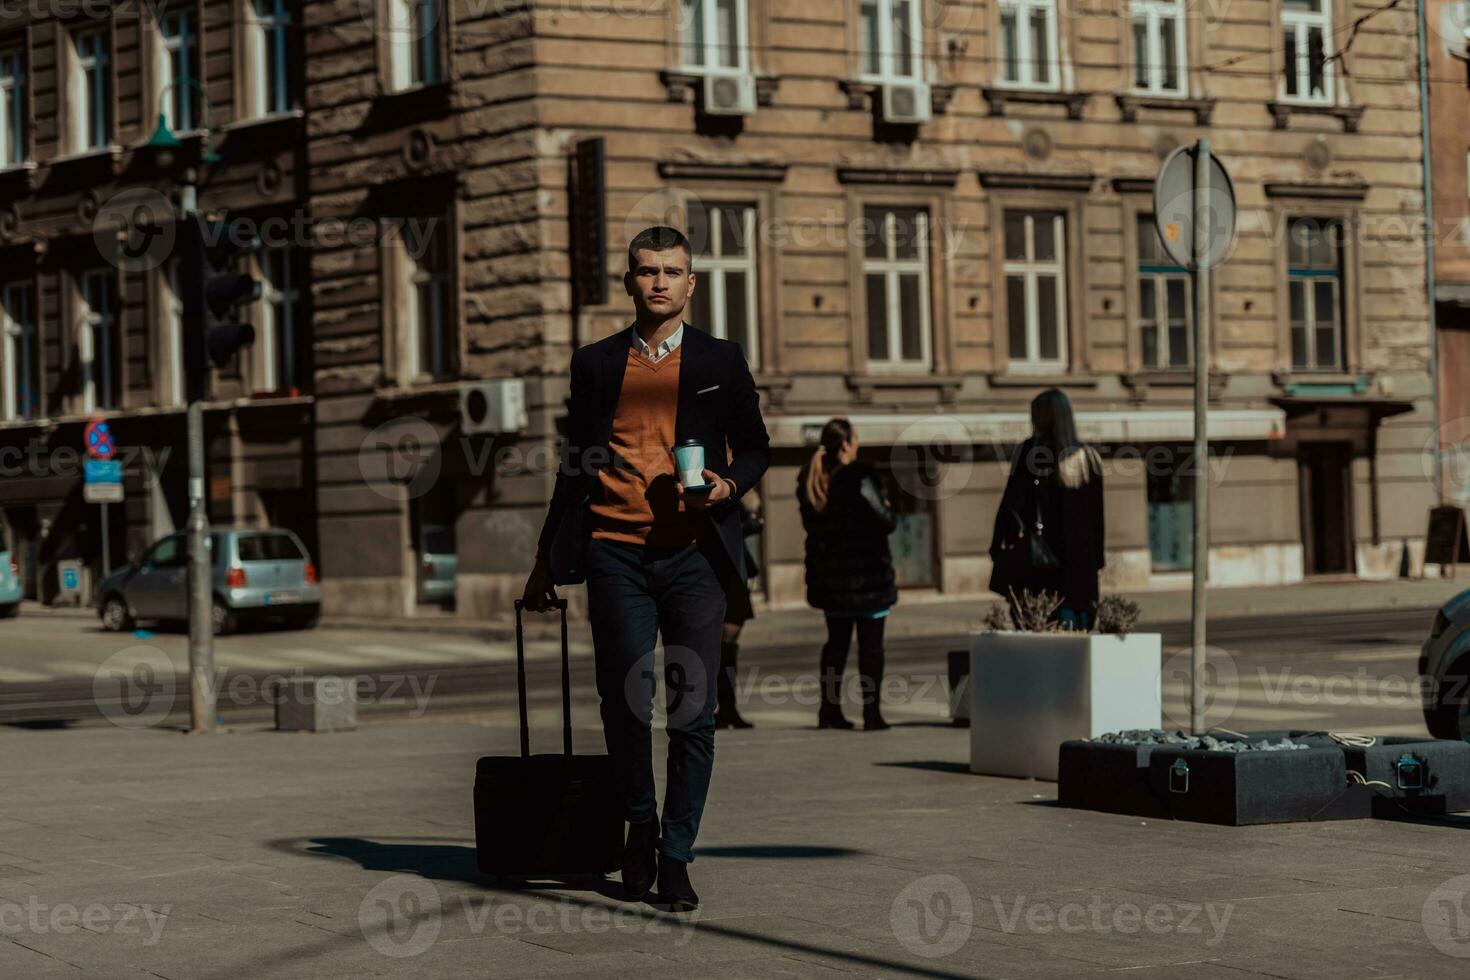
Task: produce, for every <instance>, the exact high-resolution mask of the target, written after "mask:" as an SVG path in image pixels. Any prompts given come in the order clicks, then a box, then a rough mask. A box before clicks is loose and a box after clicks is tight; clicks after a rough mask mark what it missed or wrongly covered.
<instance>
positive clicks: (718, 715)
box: [715, 641, 755, 728]
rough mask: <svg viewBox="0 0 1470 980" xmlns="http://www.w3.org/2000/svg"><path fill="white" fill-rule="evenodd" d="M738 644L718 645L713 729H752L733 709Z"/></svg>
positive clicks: (725, 643) (726, 643)
mask: <svg viewBox="0 0 1470 980" xmlns="http://www.w3.org/2000/svg"><path fill="white" fill-rule="evenodd" d="M739 656H740V644H738V643H730V642H728V641H726V642H722V643H721V644H720V676H719V677H717V678H716V679H715V727H716V728H754V727H755V726H754V725H752V724H751V723H750V722H748V721H746V720H745V719H744V718H742V717H740V710H739V709H738V708H736V707H735V668H736V664H737V663H738V661H739Z"/></svg>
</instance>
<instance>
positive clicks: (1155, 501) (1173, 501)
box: [1144, 446, 1194, 572]
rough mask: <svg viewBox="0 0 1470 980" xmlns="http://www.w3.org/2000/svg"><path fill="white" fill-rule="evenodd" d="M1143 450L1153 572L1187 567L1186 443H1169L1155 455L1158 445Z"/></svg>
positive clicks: (1189, 499) (1190, 489)
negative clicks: (1178, 444) (1164, 449)
mask: <svg viewBox="0 0 1470 980" xmlns="http://www.w3.org/2000/svg"><path fill="white" fill-rule="evenodd" d="M1158 448H1159V447H1155V448H1154V450H1150V451H1149V452H1148V453H1145V454H1144V455H1145V458H1146V459H1147V460H1148V464H1147V480H1146V482H1147V492H1148V551H1149V559H1150V563H1151V565H1152V567H1153V570H1154V571H1156V572H1174V571H1180V570H1182V569H1187V568H1189V567H1190V563H1191V562H1192V561H1193V560H1194V471H1193V467H1192V466H1189V465H1185V464H1186V463H1187V461H1189V460H1192V459H1193V450H1192V449H1190V448H1188V447H1186V446H1169V447H1165V448H1167V449H1168V450H1169V453H1168V455H1167V456H1166V457H1165V458H1164V459H1163V460H1160V459H1158V457H1159V455H1160V454H1159V453H1157V451H1156V450H1157V449H1158Z"/></svg>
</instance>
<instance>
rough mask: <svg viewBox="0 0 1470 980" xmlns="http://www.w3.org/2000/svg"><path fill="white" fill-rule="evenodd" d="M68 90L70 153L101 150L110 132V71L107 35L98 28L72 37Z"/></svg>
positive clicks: (80, 32) (105, 144)
mask: <svg viewBox="0 0 1470 980" xmlns="http://www.w3.org/2000/svg"><path fill="white" fill-rule="evenodd" d="M71 43H72V57H71V77H70V90H69V92H68V93H67V101H68V102H69V103H70V107H71V151H72V152H73V153H81V152H84V151H86V150H96V149H101V148H103V147H105V146H107V144H108V139H109V135H110V133H111V120H110V118H109V116H110V115H111V113H110V111H109V110H110V103H111V100H112V85H111V75H112V72H111V70H110V68H109V65H108V45H107V32H106V31H105V30H103V29H101V28H96V29H93V30H86V31H79V32H77V33H76V34H74V35H72V39H71Z"/></svg>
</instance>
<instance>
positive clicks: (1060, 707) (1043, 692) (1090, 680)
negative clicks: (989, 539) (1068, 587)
mask: <svg viewBox="0 0 1470 980" xmlns="http://www.w3.org/2000/svg"><path fill="white" fill-rule="evenodd" d="M1162 649H1163V643H1162V638H1161V637H1160V635H1159V634H1158V633H1130V634H1128V635H1127V636H1126V637H1122V636H1115V635H1109V634H1101V633H1076V634H1070V633H1016V632H1004V633H992V632H974V633H971V634H970V771H971V772H974V773H983V774H985V775H990V776H1020V777H1029V778H1032V779H1051V780H1055V779H1056V778H1057V753H1058V750H1059V747H1060V746H1061V744H1062V743H1063V742H1065V741H1067V740H1068V739H1074V738H1093V737H1095V736H1097V735H1102V734H1103V733H1105V732H1116V731H1121V730H1123V729H1127V728H1159V727H1162V723H1163V710H1162V703H1161V698H1160V687H1161V685H1160V676H1159V675H1160V668H1161V661H1160V655H1161V651H1162Z"/></svg>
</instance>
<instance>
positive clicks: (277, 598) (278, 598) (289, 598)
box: [265, 592, 301, 606]
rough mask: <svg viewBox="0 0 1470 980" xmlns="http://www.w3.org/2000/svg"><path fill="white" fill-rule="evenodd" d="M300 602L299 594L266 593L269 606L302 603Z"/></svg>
mask: <svg viewBox="0 0 1470 980" xmlns="http://www.w3.org/2000/svg"><path fill="white" fill-rule="evenodd" d="M300 601H301V596H300V595H298V594H296V593H295V592H268V593H266V597H265V604H266V605H267V606H272V605H276V604H278V603H282V602H300Z"/></svg>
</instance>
